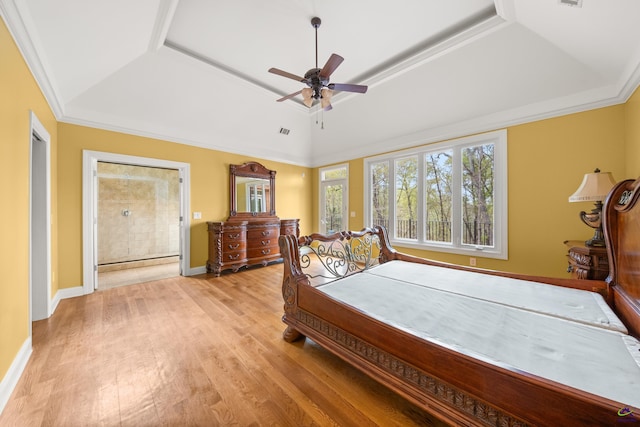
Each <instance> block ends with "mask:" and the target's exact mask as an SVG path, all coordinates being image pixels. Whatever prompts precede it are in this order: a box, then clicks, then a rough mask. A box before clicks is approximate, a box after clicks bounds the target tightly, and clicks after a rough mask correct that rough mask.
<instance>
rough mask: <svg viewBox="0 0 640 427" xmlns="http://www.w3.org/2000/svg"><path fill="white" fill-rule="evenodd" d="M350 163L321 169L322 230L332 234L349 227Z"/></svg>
mask: <svg viewBox="0 0 640 427" xmlns="http://www.w3.org/2000/svg"><path fill="white" fill-rule="evenodd" d="M348 179H349V167H348V165H340V166H332V167H329V168H323V169H320V232H321V233H325V234H332V233H335V232H337V231H342V230H348V229H349V217H348V215H347V211H348V206H347V200H348V194H347V193H348V187H347V184H348Z"/></svg>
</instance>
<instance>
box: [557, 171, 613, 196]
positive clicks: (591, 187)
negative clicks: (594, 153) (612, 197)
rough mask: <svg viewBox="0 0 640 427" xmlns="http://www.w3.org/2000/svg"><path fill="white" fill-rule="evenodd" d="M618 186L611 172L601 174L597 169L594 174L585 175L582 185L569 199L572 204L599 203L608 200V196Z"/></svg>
mask: <svg viewBox="0 0 640 427" xmlns="http://www.w3.org/2000/svg"><path fill="white" fill-rule="evenodd" d="M614 185H616V182H615V180H614V179H613V176H611V172H600V170H599V169H596V170H595V172H593V173H588V174H585V176H584V178H583V179H582V184H580V187H578V189H577V190H576V192H575V193H573V194H572V195H571V196H570V197H569V201H570V202H597V201H603V200H604V199H606V198H607V194H609V191H610V190H611V188H613V186H614Z"/></svg>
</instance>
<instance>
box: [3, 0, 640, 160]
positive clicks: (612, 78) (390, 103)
mask: <svg viewBox="0 0 640 427" xmlns="http://www.w3.org/2000/svg"><path fill="white" fill-rule="evenodd" d="M564 2H568V3H574V2H569V1H568V0H495V1H493V0H451V1H446V2H443V1H441V0H403V1H400V2H390V1H381V0H374V1H365V0H353V1H349V2H343V1H338V0H323V1H319V0H296V1H293V0H273V1H269V2H265V1H262V0H245V1H231V0H225V1H220V0H217V1H211V0H136V1H130V0H111V1H109V2H87V1H86V0H57V1H56V2H51V1H50V0H24V1H18V0H0V11H1V12H2V16H3V18H4V19H5V21H6V22H7V24H8V27H9V28H10V30H11V31H12V34H13V35H14V37H15V38H16V40H17V42H18V45H19V47H20V49H21V50H22V52H23V54H24V56H25V58H26V60H27V63H28V64H29V66H30V68H31V69H32V71H33V73H34V75H35V76H36V79H37V80H38V82H39V84H40V86H41V87H42V89H43V92H44V93H45V96H46V97H47V99H48V101H49V103H50V105H51V106H52V108H53V110H54V112H55V114H56V116H57V118H58V120H60V121H63V122H69V123H77V124H82V125H89V126H94V127H99V128H105V129H112V130H117V131H121V132H127V133H132V134H138V135H144V136H150V137H155V138H159V139H164V140H169V141H175V142H179V143H184V144H191V145H196V146H201V147H207V148H211V149H216V150H223V151H228V152H234V153H239V154H244V155H247V156H251V157H258V158H264V159H271V160H277V161H283V162H288V163H295V164H301V165H307V166H319V165H323V164H328V163H332V162H337V161H343V160H347V159H350V158H356V157H361V156H367V155H373V154H377V153H380V152H383V151H389V150H391V149H399V148H406V147H409V146H414V145H418V144H424V143H428V142H431V141H437V140H442V139H446V138H451V137H456V136H461V135H465V134H469V133H474V132H481V131H485V130H492V129H496V128H500V127H504V126H507V125H511V124H515V123H522V122H526V121H530V120H536V119H540V118H545V117H552V116H556V115H560V114H566V113H569V112H574V111H583V110H586V109H591V108H596V107H601V106H606V105H613V104H616V103H620V102H624V101H625V100H626V99H627V97H628V96H629V95H630V94H631V93H632V92H633V90H634V89H635V88H636V87H637V85H638V83H639V82H640V77H639V74H640V71H639V64H640V25H638V22H637V20H638V17H640V2H638V1H637V0H583V2H582V6H581V7H570V6H567V5H566V4H563V3H564ZM314 16H318V17H320V18H321V19H322V25H321V26H320V28H319V29H318V51H319V55H318V56H319V57H318V62H319V64H318V65H319V66H320V67H322V65H323V64H324V62H325V61H326V60H327V59H328V57H329V56H330V55H331V54H332V53H337V54H339V55H341V56H343V57H344V58H345V61H344V62H343V63H342V64H341V65H340V67H338V69H337V70H336V71H335V72H334V73H333V75H332V76H331V81H332V82H340V83H356V84H366V85H369V91H368V92H367V93H366V94H364V95H360V94H348V93H337V94H336V95H335V96H334V98H333V100H332V104H333V106H334V108H333V110H331V111H329V112H321V111H318V110H317V109H316V108H312V109H307V108H306V107H304V106H303V105H302V104H301V102H300V101H301V99H300V97H297V98H296V99H293V100H289V101H285V102H282V103H277V102H276V101H275V100H276V99H278V98H280V97H281V96H283V95H286V94H289V93H292V92H295V91H297V90H300V89H302V87H303V85H302V84H301V83H297V82H296V81H294V80H291V79H286V78H284V77H281V76H277V75H274V74H270V73H268V72H267V70H268V69H269V68H270V67H276V68H280V69H282V70H285V71H288V72H291V73H293V74H297V75H304V73H305V72H306V71H307V70H309V69H310V68H313V67H315V33H314V29H313V27H312V26H311V24H310V20H311V18H312V17H314ZM281 128H286V129H289V130H290V132H289V134H288V135H284V134H282V133H280V129H281Z"/></svg>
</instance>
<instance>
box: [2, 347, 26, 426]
mask: <svg viewBox="0 0 640 427" xmlns="http://www.w3.org/2000/svg"><path fill="white" fill-rule="evenodd" d="M31 352H32V348H31V337H29V338H27V339H26V341H25V342H24V344H22V347H20V350H19V351H18V354H17V355H16V357H15V359H13V362H12V363H11V366H9V370H8V371H7V374H6V375H5V376H4V378H3V379H2V382H0V414H1V413H2V411H4V407H5V406H6V405H7V402H8V401H9V398H10V397H11V393H13V390H14V389H15V388H16V385H17V384H18V380H19V379H20V376H21V375H22V372H23V371H24V368H25V367H26V366H27V362H28V361H29V357H31Z"/></svg>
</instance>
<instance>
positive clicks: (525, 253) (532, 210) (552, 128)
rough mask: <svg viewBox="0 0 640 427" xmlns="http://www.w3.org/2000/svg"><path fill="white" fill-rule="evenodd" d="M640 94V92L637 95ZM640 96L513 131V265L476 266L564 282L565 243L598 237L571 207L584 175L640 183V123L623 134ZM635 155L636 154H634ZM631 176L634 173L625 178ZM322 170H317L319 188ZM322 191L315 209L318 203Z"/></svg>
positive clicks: (356, 167) (357, 179)
mask: <svg viewBox="0 0 640 427" xmlns="http://www.w3.org/2000/svg"><path fill="white" fill-rule="evenodd" d="M638 92H640V91H638ZM638 104H640V95H638V93H636V95H635V97H634V98H633V102H630V105H629V107H628V108H627V106H625V105H617V106H613V107H608V108H601V109H597V110H593V111H588V112H584V113H577V114H571V115H567V116H563V117H558V118H554V119H548V120H541V121H538V122H533V123H528V124H523V125H519V126H513V127H510V128H508V130H507V132H508V140H509V142H508V176H509V207H508V209H509V259H508V260H496V259H490V258H479V257H477V262H478V266H479V267H481V268H489V269H496V270H505V271H513V272H519V273H528V274H538V275H545V276H554V277H567V273H566V266H567V262H566V249H567V248H566V247H565V245H564V243H563V242H564V241H565V240H587V239H588V238H590V237H591V236H592V235H593V230H592V229H591V228H589V227H587V226H586V225H584V224H583V223H582V222H581V221H580V219H579V218H578V213H579V212H580V211H581V210H587V211H589V210H591V209H592V208H593V204H591V203H569V202H568V201H567V199H568V197H569V196H570V195H571V194H572V193H573V192H574V191H575V190H576V189H577V188H578V186H579V185H580V182H581V181H582V176H583V175H584V174H585V173H588V172H593V170H594V169H595V168H596V167H597V168H600V169H601V170H602V171H608V172H612V174H613V176H614V178H615V179H616V180H618V181H620V180H622V179H626V178H635V177H637V176H638V175H640V163H639V162H640V159H639V157H640V156H638V155H637V154H635V156H632V155H626V154H625V138H626V133H633V132H635V135H636V136H635V140H636V143H635V145H633V146H628V147H627V151H628V153H629V154H634V153H638V150H639V149H640V123H638V122H640V120H636V123H635V124H634V125H633V126H627V128H625V113H627V121H629V118H628V116H629V115H630V111H632V110H633V111H635V112H634V113H633V115H634V117H640V114H639V113H640V105H638ZM634 150H635V151H634ZM625 157H627V158H629V157H634V160H627V163H629V162H634V161H635V162H636V164H635V166H634V165H628V164H627V165H625ZM363 164H364V159H356V160H351V161H350V162H349V210H350V211H354V212H356V216H355V218H354V217H351V218H349V227H350V228H351V229H360V228H362V227H363V225H364V223H365V221H364V218H363V211H364V191H363V190H364V185H363V180H364V178H363ZM627 169H629V170H630V173H626V170H627ZM317 176H318V170H317V169H316V170H314V177H315V180H316V181H317V179H318V178H317ZM317 193H318V189H317V183H316V184H314V194H315V197H314V203H317V202H316V200H317ZM317 212H318V207H317V204H316V206H315V207H314V214H315V217H314V221H315V222H314V225H315V227H316V230H317V229H318V214H317ZM397 249H398V250H401V251H403V252H407V253H412V254H414V255H417V256H421V257H426V258H434V259H438V260H442V261H446V262H452V263H456V264H463V265H468V264H469V257H468V256H463V255H456V254H444V253H440V252H430V251H421V250H416V249H411V248H402V247H397Z"/></svg>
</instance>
